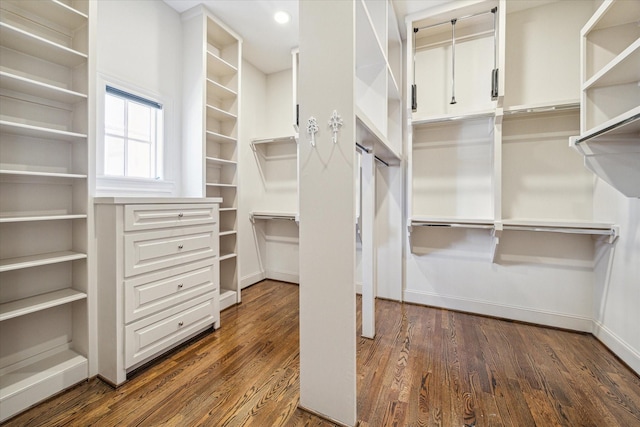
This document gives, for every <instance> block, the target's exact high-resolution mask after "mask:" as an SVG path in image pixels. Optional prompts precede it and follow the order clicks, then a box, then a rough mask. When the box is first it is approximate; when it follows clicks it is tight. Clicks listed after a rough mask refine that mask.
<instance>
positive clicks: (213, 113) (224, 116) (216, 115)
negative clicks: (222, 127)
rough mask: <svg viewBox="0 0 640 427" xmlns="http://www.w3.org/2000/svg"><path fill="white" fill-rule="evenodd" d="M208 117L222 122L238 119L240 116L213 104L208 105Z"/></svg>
mask: <svg viewBox="0 0 640 427" xmlns="http://www.w3.org/2000/svg"><path fill="white" fill-rule="evenodd" d="M207 117H211V118H213V119H216V120H219V121H221V122H225V121H229V120H237V119H238V116H236V115H235V114H231V113H230V112H228V111H225V110H221V109H220V108H218V107H214V106H213V105H207Z"/></svg>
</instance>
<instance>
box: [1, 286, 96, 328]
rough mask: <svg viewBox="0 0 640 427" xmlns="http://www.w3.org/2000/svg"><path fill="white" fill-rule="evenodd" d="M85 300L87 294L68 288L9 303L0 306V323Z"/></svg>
mask: <svg viewBox="0 0 640 427" xmlns="http://www.w3.org/2000/svg"><path fill="white" fill-rule="evenodd" d="M85 298H87V294H86V293H84V292H79V291H76V290H75V289H71V288H67V289H61V290H59V291H54V292H48V293H46V294H41V295H36V296H33V297H29V298H24V299H21V300H17V301H11V302H7V303H4V304H0V321H3V320H8V319H12V318H14V317H18V316H24V315H26V314H30V313H35V312H36V311H41V310H46V309H48V308H51V307H56V306H59V305H63V304H68V303H70V302H73V301H78V300H81V299H85Z"/></svg>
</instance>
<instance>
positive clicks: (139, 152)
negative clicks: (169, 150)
mask: <svg viewBox="0 0 640 427" xmlns="http://www.w3.org/2000/svg"><path fill="white" fill-rule="evenodd" d="M150 154H151V145H150V144H147V143H145V142H137V141H131V140H130V141H129V164H128V165H127V176H135V177H140V178H152V177H151V170H150V161H151V156H150Z"/></svg>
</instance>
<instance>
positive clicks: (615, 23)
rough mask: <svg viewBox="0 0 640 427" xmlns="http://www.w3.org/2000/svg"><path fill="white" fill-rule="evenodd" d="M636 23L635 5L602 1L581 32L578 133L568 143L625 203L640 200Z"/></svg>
mask: <svg viewBox="0 0 640 427" xmlns="http://www.w3.org/2000/svg"><path fill="white" fill-rule="evenodd" d="M638 20H640V4H638V2H633V1H620V0H606V1H604V2H602V4H600V6H599V7H598V9H597V10H596V11H595V12H594V13H593V15H592V16H591V18H590V19H589V20H588V21H587V23H586V24H585V25H584V27H583V28H582V31H581V33H580V36H581V37H580V42H581V48H582V50H581V52H582V55H581V64H582V69H581V71H582V72H581V75H582V82H581V83H582V85H581V89H582V91H581V98H580V103H581V117H580V132H579V136H576V137H572V138H571V139H570V144H571V145H572V146H573V147H575V148H576V149H577V150H578V152H580V153H581V154H582V155H583V156H584V163H585V165H586V166H587V167H588V168H589V169H590V170H591V171H593V172H594V173H595V174H597V175H598V176H599V177H600V178H602V179H603V180H604V181H606V182H608V183H609V184H611V185H612V186H613V187H615V188H616V189H618V190H619V191H620V192H621V193H623V194H624V195H626V196H628V197H640V186H638V185H637V182H638V180H639V179H640V27H638ZM576 134H577V133H576Z"/></svg>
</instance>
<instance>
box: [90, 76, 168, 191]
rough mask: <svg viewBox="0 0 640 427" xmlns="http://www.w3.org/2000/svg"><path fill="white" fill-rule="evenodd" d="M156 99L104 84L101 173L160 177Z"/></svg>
mask: <svg viewBox="0 0 640 427" xmlns="http://www.w3.org/2000/svg"><path fill="white" fill-rule="evenodd" d="M162 129H163V109H162V104H160V103H159V102H156V101H153V100H149V99H146V98H143V97H140V96H138V95H134V94H131V93H128V92H125V91H123V90H120V89H117V88H115V87H112V86H109V85H107V86H106V91H105V97H104V144H103V149H104V151H103V162H102V163H103V164H102V165H101V166H102V171H101V172H102V175H103V176H106V177H127V178H147V179H154V180H160V179H162V142H163V141H162V135H163V131H162Z"/></svg>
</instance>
